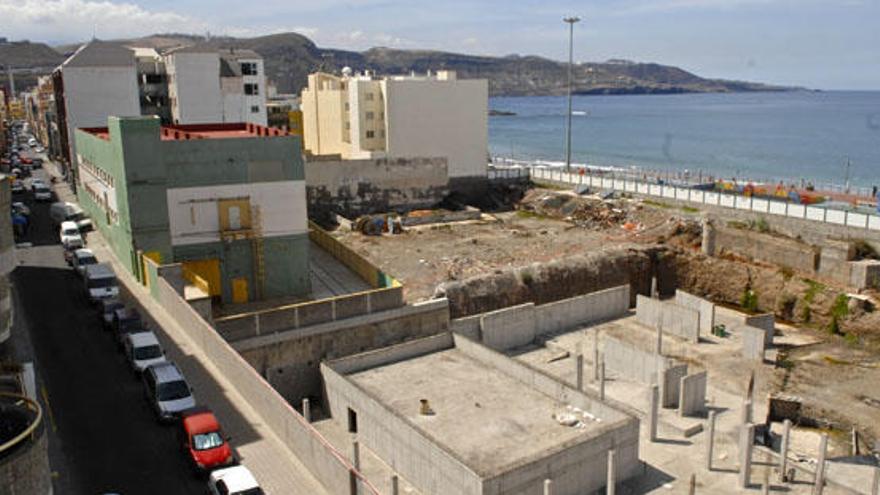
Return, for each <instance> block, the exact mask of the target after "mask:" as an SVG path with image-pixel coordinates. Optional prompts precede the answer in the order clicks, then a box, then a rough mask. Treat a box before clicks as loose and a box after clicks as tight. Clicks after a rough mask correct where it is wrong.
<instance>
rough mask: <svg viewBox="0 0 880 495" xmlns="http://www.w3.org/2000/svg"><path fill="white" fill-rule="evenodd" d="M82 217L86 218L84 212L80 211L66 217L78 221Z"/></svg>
mask: <svg viewBox="0 0 880 495" xmlns="http://www.w3.org/2000/svg"><path fill="white" fill-rule="evenodd" d="M84 218H86V214H85V213H83V212H81V211H80V212H77V213H73V214H71V215H68V216H67V219H68V220H70V221H72V222H78V221H80V220H82V219H84Z"/></svg>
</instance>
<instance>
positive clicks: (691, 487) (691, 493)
mask: <svg viewBox="0 0 880 495" xmlns="http://www.w3.org/2000/svg"><path fill="white" fill-rule="evenodd" d="M696 493H697V475H696V474H693V473H691V480H690V482H688V495H696Z"/></svg>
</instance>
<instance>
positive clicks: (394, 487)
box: [391, 474, 400, 495]
mask: <svg viewBox="0 0 880 495" xmlns="http://www.w3.org/2000/svg"><path fill="white" fill-rule="evenodd" d="M399 494H400V487H399V486H398V480H397V475H396V474H392V475H391V495H399Z"/></svg>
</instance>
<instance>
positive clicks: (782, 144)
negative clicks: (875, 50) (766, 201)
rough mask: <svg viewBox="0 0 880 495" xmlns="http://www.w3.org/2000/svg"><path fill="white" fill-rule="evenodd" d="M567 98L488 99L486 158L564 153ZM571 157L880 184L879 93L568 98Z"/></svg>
mask: <svg viewBox="0 0 880 495" xmlns="http://www.w3.org/2000/svg"><path fill="white" fill-rule="evenodd" d="M566 105H567V103H566V97H564V96H562V97H557V96H551V97H544V96H532V97H493V98H490V100H489V108H490V109H493V110H499V111H508V112H515V113H516V115H515V116H490V117H489V149H490V153H491V154H492V155H493V156H503V157H512V158H515V159H521V160H536V159H537V160H546V161H554V162H560V163H561V162H564V160H565V111H566ZM572 108H573V112H572V114H573V117H572V162H573V163H587V164H591V165H599V166H614V167H623V168H629V167H633V166H635V167H639V168H643V169H651V170H657V171H660V172H667V171H669V172H683V171H685V170H687V171H689V172H690V173H691V174H692V175H696V174H699V173H702V174H703V175H704V176H706V175H710V176H714V177H724V178H727V177H734V176H735V177H738V178H750V179H754V180H762V181H772V182H775V181H778V180H785V181H800V180H806V181H812V182H815V183H817V184H819V183H834V184H841V185H842V184H844V183H845V181H846V176H847V171H846V169H847V165H846V164H847V160H849V163H850V166H849V178H850V183H851V184H852V185H853V186H871V185H875V184H876V185H880V91H876V92H856V91H852V92H849V91H829V92H807V91H803V92H786V93H734V94H681V95H631V96H629V95H625V96H575V97H574V103H573V107H572Z"/></svg>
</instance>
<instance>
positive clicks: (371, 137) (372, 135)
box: [367, 131, 376, 139]
mask: <svg viewBox="0 0 880 495" xmlns="http://www.w3.org/2000/svg"><path fill="white" fill-rule="evenodd" d="M375 136H376V133H375V132H374V131H367V139H373V138H374V137H375Z"/></svg>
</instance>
